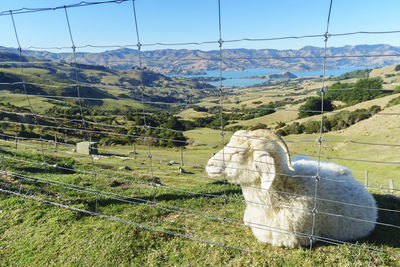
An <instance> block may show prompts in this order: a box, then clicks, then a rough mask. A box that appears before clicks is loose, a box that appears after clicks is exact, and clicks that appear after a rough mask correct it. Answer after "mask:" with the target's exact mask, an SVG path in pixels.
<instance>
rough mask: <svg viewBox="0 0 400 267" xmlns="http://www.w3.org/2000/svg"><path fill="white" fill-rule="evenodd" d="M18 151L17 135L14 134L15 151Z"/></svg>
mask: <svg viewBox="0 0 400 267" xmlns="http://www.w3.org/2000/svg"><path fill="white" fill-rule="evenodd" d="M17 149H18V134H17V133H15V150H17Z"/></svg>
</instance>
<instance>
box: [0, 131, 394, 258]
mask: <svg viewBox="0 0 400 267" xmlns="http://www.w3.org/2000/svg"><path fill="white" fill-rule="evenodd" d="M210 132H213V131H212V130H210V129H196V130H193V131H191V132H188V133H187V135H188V136H189V137H191V138H193V139H194V140H195V141H197V142H200V141H201V142H204V143H211V142H215V141H217V142H218V139H219V137H220V136H219V135H212V134H205V133H210ZM216 133H217V131H216ZM292 137H297V138H298V139H297V140H300V138H299V137H301V139H303V140H306V139H307V140H309V139H313V138H316V136H314V135H312V136H292ZM227 138H228V137H227ZM289 144H290V146H291V148H292V149H294V148H296V149H298V150H302V151H304V152H309V153H315V150H313V149H314V148H313V147H312V146H310V145H309V144H308V145H307V143H295V147H293V144H292V143H289ZM7 145H9V146H8V147H7ZM23 145H30V146H32V145H33V146H39V143H38V142H35V143H34V142H21V143H20V146H19V148H18V150H17V151H14V148H13V146H12V144H9V143H4V142H1V146H2V148H3V152H2V153H3V154H5V155H6V156H8V157H14V156H16V157H18V158H21V159H24V160H28V161H34V162H38V163H40V162H41V161H40V157H39V155H40V151H37V149H35V148H33V147H28V146H23ZM24 147H25V148H26V149H24ZM51 147H52V146H51V145H49V146H47V145H45V148H51ZM58 149H59V151H58V152H50V151H47V150H46V151H45V154H46V157H47V158H46V160H47V161H48V162H49V163H52V162H54V161H56V162H59V163H62V162H66V160H67V159H68V158H71V157H73V158H74V161H73V162H72V167H73V168H74V169H76V170H82V171H87V172H91V170H92V168H91V163H90V158H89V157H85V156H82V157H78V156H77V155H76V154H74V155H73V156H71V154H67V152H68V153H73V152H71V147H64V146H59V148H58ZM103 149H107V150H114V151H117V152H118V154H120V155H124V154H126V153H127V152H128V151H131V150H132V147H131V146H110V147H104V148H103ZM151 149H152V154H153V156H154V158H153V159H152V165H151V166H152V168H153V176H154V177H159V178H160V180H161V183H162V184H163V185H165V186H168V187H169V188H167V187H155V188H153V187H152V186H151V184H149V183H151V181H152V175H151V174H150V169H149V167H150V165H149V160H148V159H147V158H146V157H145V155H146V154H147V147H145V146H139V145H138V146H137V152H139V153H140V155H139V156H138V157H137V158H136V159H134V158H132V156H131V157H129V158H121V157H116V156H113V155H108V156H102V157H99V158H98V159H95V168H96V172H98V175H97V176H96V179H94V177H93V176H92V175H90V173H89V174H84V173H79V172H78V173H62V172H61V173H60V172H57V171H56V169H54V168H52V167H47V169H46V171H44V168H43V166H40V165H39V166H38V165H37V164H21V163H19V162H13V161H12V160H10V159H6V160H5V161H4V162H3V167H5V168H6V169H8V170H10V171H12V172H18V173H25V174H29V175H32V176H35V177H40V178H42V179H48V180H50V181H58V182H63V183H67V184H70V185H74V186H78V187H86V188H91V189H98V190H100V191H102V192H107V193H113V194H117V195H122V196H119V197H118V198H121V199H124V200H127V201H132V202H134V203H124V202H121V201H117V200H113V199H110V198H107V197H105V196H104V194H105V193H100V195H99V196H98V199H97V203H98V211H99V212H100V213H102V214H105V215H109V216H116V217H118V218H121V219H125V220H130V221H133V222H135V223H139V224H143V225H146V226H149V227H156V228H157V229H163V230H168V231H173V232H175V233H179V234H185V235H188V236H192V237H195V238H199V239H204V240H210V241H212V242H216V243H223V242H226V243H227V244H229V245H232V246H236V247H240V248H245V249H249V250H254V251H258V253H246V252H241V251H237V250H234V249H230V248H223V247H219V246H212V245H209V244H206V243H202V242H198V241H192V240H187V239H185V238H183V237H178V236H173V235H170V234H166V233H162V232H157V231H149V230H146V229H144V228H140V227H138V226H135V225H127V224H124V223H121V222H115V221H113V220H110V219H103V218H97V217H93V216H88V215H87V214H84V213H80V212H76V211H71V210H68V209H65V208H58V207H55V206H52V205H48V204H43V203H41V202H38V201H33V200H29V199H25V198H22V197H17V196H10V195H5V194H0V220H1V222H2V224H1V225H0V247H2V249H1V250H0V265H1V266H9V265H107V266H108V265H149V266H155V265H207V264H209V265H228V266H237V265H239V266H244V265H256V266H265V265H272V266H276V265H282V266H283V265H285V266H286V265H298V266H304V265H305V266H315V265H358V266H361V265H365V264H373V265H381V266H383V265H386V266H387V265H392V266H395V265H397V264H399V263H400V258H399V255H400V254H399V253H400V250H399V247H400V243H399V240H400V231H399V230H397V229H390V231H389V230H388V228H385V227H383V226H378V227H377V228H376V230H375V231H374V233H373V234H372V235H371V236H370V237H368V238H367V239H364V240H360V241H358V242H357V244H358V245H359V246H361V248H365V249H366V248H367V247H372V248H374V249H379V250H383V251H385V252H386V253H387V255H386V254H382V255H381V254H376V253H372V252H368V251H365V250H358V249H354V248H353V249H351V248H348V247H345V246H335V245H327V244H319V245H317V247H316V248H314V249H313V252H312V254H311V256H310V253H309V250H308V249H307V248H298V249H286V248H278V247H273V246H270V245H268V244H262V243H259V242H258V241H256V239H255V238H254V236H253V235H252V233H251V231H250V229H249V228H248V227H245V226H241V225H236V224H232V222H229V221H228V222H227V223H225V224H224V223H223V222H221V221H220V220H215V219H210V218H203V217H204V214H210V215H212V216H221V217H222V216H224V214H225V215H226V216H227V217H230V218H234V219H237V220H238V222H241V221H242V217H243V212H244V209H245V205H244V203H243V202H241V201H236V200H233V199H230V198H234V199H243V197H242V194H241V189H240V187H239V186H235V185H231V184H224V183H221V182H220V181H218V180H211V179H207V178H203V176H204V177H205V176H206V175H205V172H204V169H203V168H198V167H196V166H195V165H192V164H191V163H195V164H204V163H205V162H206V161H207V159H208V158H209V157H210V156H211V154H212V152H215V151H217V150H219V149H220V148H219V147H217V146H204V145H203V146H202V145H194V146H189V147H187V148H186V149H185V150H184V154H183V155H184V161H185V162H187V163H186V164H185V166H184V168H185V170H186V171H187V172H190V173H189V174H179V173H178V171H177V166H178V165H177V164H175V165H172V166H169V165H167V161H163V160H161V161H160V160H159V159H157V157H159V158H163V157H165V158H168V159H175V160H176V161H179V160H180V149H172V148H151ZM351 150H352V148H349V150H348V151H351ZM100 151H101V149H100ZM326 151H329V148H326V149H325V148H324V151H323V154H324V153H326ZM103 153H105V151H103ZM108 153H111V152H108ZM360 153H363V151H360ZM142 156H143V157H142ZM346 156H347V155H346ZM349 157H350V156H349ZM119 166H129V167H130V168H131V169H132V170H119V168H118V167H119ZM349 167H351V169H352V170H353V169H354V168H359V167H357V165H353V164H352V166H349ZM360 168H361V167H360ZM382 169H384V168H382ZM102 175H109V176H112V177H111V178H110V177H106V176H102ZM127 180H130V181H131V182H129V181H127ZM0 181H1V188H9V189H12V190H14V191H17V192H18V191H19V190H21V191H22V192H26V191H28V192H29V194H33V195H35V196H37V197H40V198H43V199H48V200H51V201H54V202H59V203H62V204H65V205H69V206H72V207H75V208H79V209H84V210H89V211H93V210H94V209H95V206H96V204H95V203H96V197H95V195H94V194H89V193H85V192H77V191H74V190H69V189H65V188H62V187H60V186H56V185H48V184H46V183H41V182H32V181H24V180H22V179H18V178H16V177H13V176H12V175H11V176H10V175H9V176H8V177H7V178H6V177H4V175H3V176H2V178H1V179H0ZM174 188H179V190H180V191H178V190H174ZM181 190H185V191H190V192H194V193H199V194H192V193H188V192H182V191H181ZM224 192H226V194H227V196H228V197H229V199H228V200H227V202H226V206H225V208H224V204H223V203H224V199H223V198H222V197H207V196H204V195H202V194H214V195H220V196H221V195H223V193H224ZM375 193H376V194H375V198H376V199H377V202H378V205H379V206H380V207H381V208H388V209H396V210H399V209H400V203H398V202H395V201H391V200H390V199H388V198H387V197H385V193H384V192H379V191H375ZM106 195H107V194H106ZM154 197H155V199H156V201H157V204H158V205H159V206H157V208H156V209H154V208H153V206H152V205H151V203H149V204H150V205H144V204H143V202H138V201H136V200H135V198H141V199H145V200H148V201H152V200H153V198H154ZM140 203H142V204H140ZM162 205H169V206H177V207H181V208H185V209H190V210H197V211H201V212H202V216H193V214H192V215H190V214H188V213H193V212H186V214H185V213H183V214H182V213H181V212H177V211H176V210H174V209H172V210H168V209H163V208H162V207H164V206H162ZM379 220H380V221H381V222H385V223H390V224H396V225H398V222H399V221H400V217H399V214H396V213H388V212H386V213H383V212H381V214H380V219H379ZM224 232H225V235H224V234H223V233H224ZM223 236H224V238H223Z"/></svg>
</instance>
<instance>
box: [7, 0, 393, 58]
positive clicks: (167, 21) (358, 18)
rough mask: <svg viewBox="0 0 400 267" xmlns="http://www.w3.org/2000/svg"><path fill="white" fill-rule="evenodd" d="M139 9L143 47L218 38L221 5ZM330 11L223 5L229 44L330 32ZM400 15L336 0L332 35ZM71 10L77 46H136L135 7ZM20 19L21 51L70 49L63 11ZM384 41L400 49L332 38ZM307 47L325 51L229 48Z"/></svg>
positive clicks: (11, 42) (290, 0) (375, 27)
mask: <svg viewBox="0 0 400 267" xmlns="http://www.w3.org/2000/svg"><path fill="white" fill-rule="evenodd" d="M79 1H80V0H74V1H73V0H64V1H61V0H52V1H50V0H35V1H28V0H2V1H1V4H0V11H5V10H10V9H17V8H21V7H55V6H59V5H65V4H66V5H68V4H73V3H77V2H79ZM87 1H93V0H87ZM135 3H136V10H137V18H138V24H139V31H140V38H141V42H142V43H155V42H163V43H180V42H201V41H215V40H218V4H217V3H218V1H217V0H136V2H135ZM328 9H329V0H247V1H244V0H240V1H239V0H221V17H222V38H223V39H224V40H230V39H241V38H270V37H281V36H292V35H293V36H298V35H309V34H323V33H324V31H325V28H326V19H327V14H328ZM399 10H400V1H399V0H381V1H377V0H334V1H333V6H332V16H331V24H330V29H329V32H331V33H343V32H353V31H391V30H400V20H399V19H398V16H399V15H398V14H399V13H398V12H399ZM68 12H69V17H70V21H71V27H72V31H73V35H74V39H75V43H76V45H78V46H79V45H87V44H93V45H126V44H136V43H137V40H136V33H135V28H134V20H133V11H132V3H131V2H125V3H122V4H104V5H98V6H90V7H80V8H72V9H69V10H68ZM14 18H15V22H16V26H17V30H18V34H19V37H20V41H21V45H22V47H29V46H38V47H52V46H70V45H71V44H70V40H69V35H68V29H67V26H66V20H65V15H64V10H56V11H45V12H38V13H31V14H21V15H18V14H16V15H15V17H14ZM0 28H1V29H2V30H1V31H0V45H2V46H13V47H16V41H15V37H14V35H13V34H14V33H13V28H12V23H11V19H10V16H1V17H0ZM379 43H388V44H391V45H395V46H400V34H387V35H356V36H347V37H332V38H330V40H329V42H328V46H343V45H357V44H379ZM307 45H313V46H323V38H307V39H301V40H281V41H264V42H238V43H225V44H224V48H257V49H262V48H275V49H298V48H301V47H304V46H307ZM160 48H188V49H200V50H213V49H218V45H217V44H205V45H199V46H197V45H196V46H193V45H192V46H152V47H145V49H148V50H152V49H160ZM82 50H83V51H88V50H89V51H97V50H93V49H92V50H90V49H82ZM103 50H104V49H103ZM52 51H53V52H57V51H58V50H52ZM64 52H70V51H68V50H65V51H64Z"/></svg>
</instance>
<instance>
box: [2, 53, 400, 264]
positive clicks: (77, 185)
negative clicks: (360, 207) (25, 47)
mask: <svg viewBox="0 0 400 267" xmlns="http://www.w3.org/2000/svg"><path fill="white" fill-rule="evenodd" d="M0 56H3V57H6V55H5V54H1V53H0ZM8 56H9V57H10V58H9V60H12V61H17V59H15V58H13V55H11V54H10V55H8ZM30 60H32V58H28V57H26V58H24V71H25V79H26V81H27V82H30V83H35V84H46V85H45V86H37V85H28V87H27V89H28V91H29V92H30V93H32V94H34V93H40V94H43V95H46V94H49V95H56V96H69V95H72V96H74V95H73V94H74V90H73V89H76V88H74V86H73V84H74V83H75V80H74V75H75V70H74V69H73V68H72V67H71V66H70V65H69V64H66V63H54V62H47V61H43V63H42V62H40V63H35V64H33V63H29V61H30ZM79 67H80V71H79V73H78V74H79V80H80V82H81V83H82V90H83V91H85V93H84V96H87V97H94V98H99V100H97V101H91V100H86V101H84V102H83V113H84V115H85V120H86V125H83V124H82V122H81V120H80V119H81V117H80V110H79V106H78V105H77V103H76V101H74V100H69V99H62V98H46V97H33V96H32V97H31V98H30V101H31V103H32V105H33V106H34V108H35V111H36V112H37V114H38V116H39V121H38V122H39V123H40V124H41V125H42V126H43V127H42V128H41V129H40V130H39V128H38V127H36V126H35V120H34V118H33V116H32V115H29V114H30V113H31V111H30V107H29V105H28V103H27V101H26V97H25V96H24V95H23V94H22V93H23V91H21V89H22V88H21V87H20V86H16V88H11V87H9V86H4V85H3V87H1V88H0V89H1V91H0V93H1V92H4V93H6V94H3V95H0V110H2V112H1V115H0V116H1V123H0V126H1V127H0V148H1V150H0V155H1V156H2V157H1V158H0V164H1V168H2V170H5V171H7V172H2V173H1V174H0V189H1V190H10V191H13V192H17V194H20V193H22V194H25V195H26V196H25V197H24V196H15V195H10V194H8V193H6V192H2V193H0V220H1V222H2V223H1V225H0V247H1V248H2V249H1V250H0V266H10V265H149V266H156V265H177V266H180V265H184V266H186V265H190V266H191V265H228V266H237V265H239V266H244V265H255V266H266V265H271V266H276V265H278V266H280V265H282V266H283V265H285V266H286V265H288V266H292V265H294V266H296V265H298V266H316V265H345V266H346V265H359V266H361V265H367V264H373V265H377V266H397V265H399V264H400V257H399V255H400V250H399V248H400V243H399V240H400V231H399V229H398V228H399V227H400V224H399V222H400V217H399V213H398V212H390V211H384V210H381V211H380V214H379V222H380V223H383V224H390V225H395V226H396V227H397V228H396V227H386V226H384V225H379V226H377V227H376V229H375V231H374V232H373V233H372V235H370V236H369V237H367V238H365V239H362V240H358V241H356V242H355V244H356V245H357V248H350V247H347V246H339V245H330V244H323V243H319V244H318V245H317V246H316V247H315V248H314V249H313V251H312V254H311V255H310V252H309V250H308V248H298V249H286V248H277V247H273V246H270V245H268V244H263V243H260V242H258V241H256V239H255V238H254V236H253V234H252V233H251V230H250V229H249V228H248V227H247V226H244V225H242V220H243V219H242V218H243V212H244V209H245V203H244V202H243V200H244V198H243V195H242V192H241V188H240V187H239V186H237V185H233V184H228V183H226V182H225V181H224V180H223V178H210V177H208V176H207V174H206V172H205V170H204V167H205V164H206V163H207V161H208V159H209V158H210V157H211V156H212V155H213V153H215V152H217V151H219V150H220V149H221V146H222V144H223V143H224V144H225V143H226V142H227V141H228V140H229V138H230V136H231V135H232V131H234V130H235V129H236V128H239V127H251V126H255V125H257V124H263V125H267V126H268V127H272V128H277V129H280V128H283V127H286V126H291V125H292V124H294V123H299V124H300V123H306V122H308V121H314V120H315V121H317V120H319V119H320V116H319V115H316V116H310V117H307V118H303V119H298V109H299V108H300V107H301V106H302V105H303V104H304V103H305V102H306V101H307V99H309V97H315V96H317V93H318V89H319V88H320V87H321V79H319V77H317V78H315V77H314V78H309V79H308V78H307V79H293V80H290V81H284V82H283V81H272V82H270V83H268V84H264V85H258V86H253V87H248V88H240V89H237V88H224V92H223V93H224V94H223V99H222V100H223V101H222V102H223V109H222V120H223V124H224V125H225V127H224V128H225V129H228V130H227V131H226V132H225V135H224V136H222V135H221V133H220V125H221V121H220V116H221V114H220V111H221V110H220V107H219V97H218V96H217V95H216V94H215V91H214V90H207V89H205V87H207V85H205V84H202V83H197V82H195V81H190V80H187V79H182V78H169V77H166V76H164V75H161V74H158V73H155V72H151V71H149V70H145V71H144V72H143V74H144V76H143V78H144V79H143V82H144V83H145V85H146V90H145V91H144V94H145V95H144V98H145V102H160V103H146V105H145V106H144V107H143V106H142V104H141V92H140V90H139V89H138V88H137V86H138V85H140V81H139V77H140V76H139V70H137V69H136V70H133V69H132V70H129V71H128V70H123V71H121V70H112V69H108V68H105V67H102V66H92V65H79ZM19 71H20V70H19V67H18V64H16V63H7V64H5V63H3V65H0V79H2V81H3V82H4V81H5V82H7V83H12V82H19V81H20V76H19ZM397 73H398V71H395V66H392V67H391V68H388V69H379V70H372V71H371V72H368V75H369V76H368V77H373V78H375V77H379V78H380V79H382V86H383V88H385V89H394V88H395V85H394V84H395V83H397V82H398V81H399V79H400V78H398V75H397ZM359 74H360V73H357V74H348V75H344V76H343V77H342V78H343V80H341V79H342V78H340V79H339V80H338V79H336V80H335V79H330V80H329V81H328V82H327V85H328V86H331V85H332V84H334V83H335V82H338V81H339V82H351V83H356V82H357V81H358V80H359V77H353V76H354V75H359ZM388 74H389V75H388ZM392 74H394V76H393V75H392ZM362 75H366V74H365V73H363V74H362ZM363 78H364V76H363ZM0 82H1V81H0ZM65 84H67V85H68V86H65V87H64V85H65ZM70 85H71V86H70ZM89 85H91V86H89ZM18 90H19V91H18ZM7 93H8V95H7ZM9 93H18V95H9ZM20 94H21V95H20ZM374 97H375V96H374ZM398 99H399V94H398V93H397V91H393V92H388V94H387V95H377V96H376V98H374V99H370V100H367V101H362V102H361V103H357V104H353V103H347V102H339V101H336V102H335V103H336V104H337V106H336V109H335V110H334V112H335V113H332V114H326V116H327V118H331V117H332V116H335V114H336V112H344V111H347V112H353V111H356V110H360V109H361V108H365V109H368V108H371V107H373V106H375V105H377V106H379V107H380V111H378V112H377V113H376V114H375V113H374V114H373V115H371V116H369V117H365V118H363V120H359V121H357V122H355V123H353V124H351V125H348V126H346V127H344V128H343V129H340V130H331V131H329V132H326V133H324V134H323V140H324V141H323V143H322V147H321V156H322V157H321V159H322V160H330V161H334V162H337V163H340V164H343V165H345V166H347V167H349V168H350V169H351V171H352V173H353V175H354V177H355V179H357V180H358V181H360V182H362V183H364V180H365V173H366V171H368V174H369V177H368V178H369V179H368V186H369V188H368V190H369V191H370V192H372V193H373V194H374V197H375V199H376V201H377V204H378V206H379V207H380V208H381V209H387V210H392V211H393V210H395V211H398V210H400V203H399V201H398V200H397V199H395V198H391V197H388V196H387V194H391V195H395V196H398V197H400V195H399V192H400V191H398V189H399V188H400V182H399V179H398V178H399V177H398V175H399V173H400V165H399V164H398V158H399V157H400V152H398V151H399V150H398V149H397V148H398V147H397V146H396V145H397V144H399V143H400V118H399V115H398V114H400V101H399V100H398ZM162 103H164V104H162ZM187 103H189V104H188V105H187ZM339 105H340V106H339ZM142 109H144V112H143V111H142ZM42 115H45V116H53V117H58V118H60V119H59V120H56V119H53V118H47V117H42ZM61 119H62V120H61ZM145 122H146V123H145ZM283 123H285V124H286V126H282V125H283ZM85 127H86V128H85ZM211 128H213V129H211ZM84 129H89V132H88V133H87V134H85V132H84V131H83V130H84ZM229 129H230V130H229ZM15 134H18V139H17V140H16V139H15ZM88 136H89V137H90V138H91V140H92V141H98V144H97V145H98V153H97V154H96V155H93V158H91V157H90V156H88V155H83V154H79V153H77V152H76V145H75V144H76V143H77V142H80V141H84V140H87V139H88ZM318 136H319V135H318V134H315V133H314V134H306V133H302V134H294V133H293V134H288V135H287V136H285V137H284V139H285V141H286V142H287V144H288V147H289V150H290V153H291V156H295V155H297V154H306V155H309V156H311V157H314V158H317V155H318V143H317V141H316V140H317V138H318ZM40 137H42V138H43V139H44V140H43V141H42V142H41V141H40ZM55 137H57V142H58V143H57V144H55V143H54V140H55ZM376 144H381V145H376ZM55 145H57V146H55ZM133 152H135V153H133ZM385 162H386V163H385ZM179 167H182V168H184V172H183V173H181V172H180V171H179ZM93 171H95V175H93ZM389 179H392V180H393V181H394V187H395V189H396V190H395V191H394V192H390V191H388V190H387V187H388V186H389ZM35 199H36V200H35ZM37 199H42V200H44V202H40V201H37ZM53 202H54V203H60V204H62V205H65V206H61V207H60V206H56V205H52V204H51V203H53ZM46 203H47V204H46ZM54 203H53V204H54ZM68 207H69V209H68ZM96 210H97V212H98V213H101V214H102V216H91V215H94V214H93V213H92V212H94V211H96ZM96 215H98V214H96ZM317 218H318V215H317ZM146 229H147V230H146ZM149 229H150V230H149ZM172 233H173V234H172ZM185 237H189V238H191V239H195V240H197V241H194V240H188V239H186V238H185ZM198 240H207V241H208V242H211V243H212V244H207V243H204V242H200V241H198ZM353 243H354V242H353ZM221 244H227V245H229V246H234V247H239V248H243V249H247V250H251V251H256V252H255V253H247V252H242V251H240V250H235V249H232V248H225V247H221V246H220V245H221ZM368 248H372V249H373V250H380V251H381V252H383V253H375V252H373V251H369V250H368Z"/></svg>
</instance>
